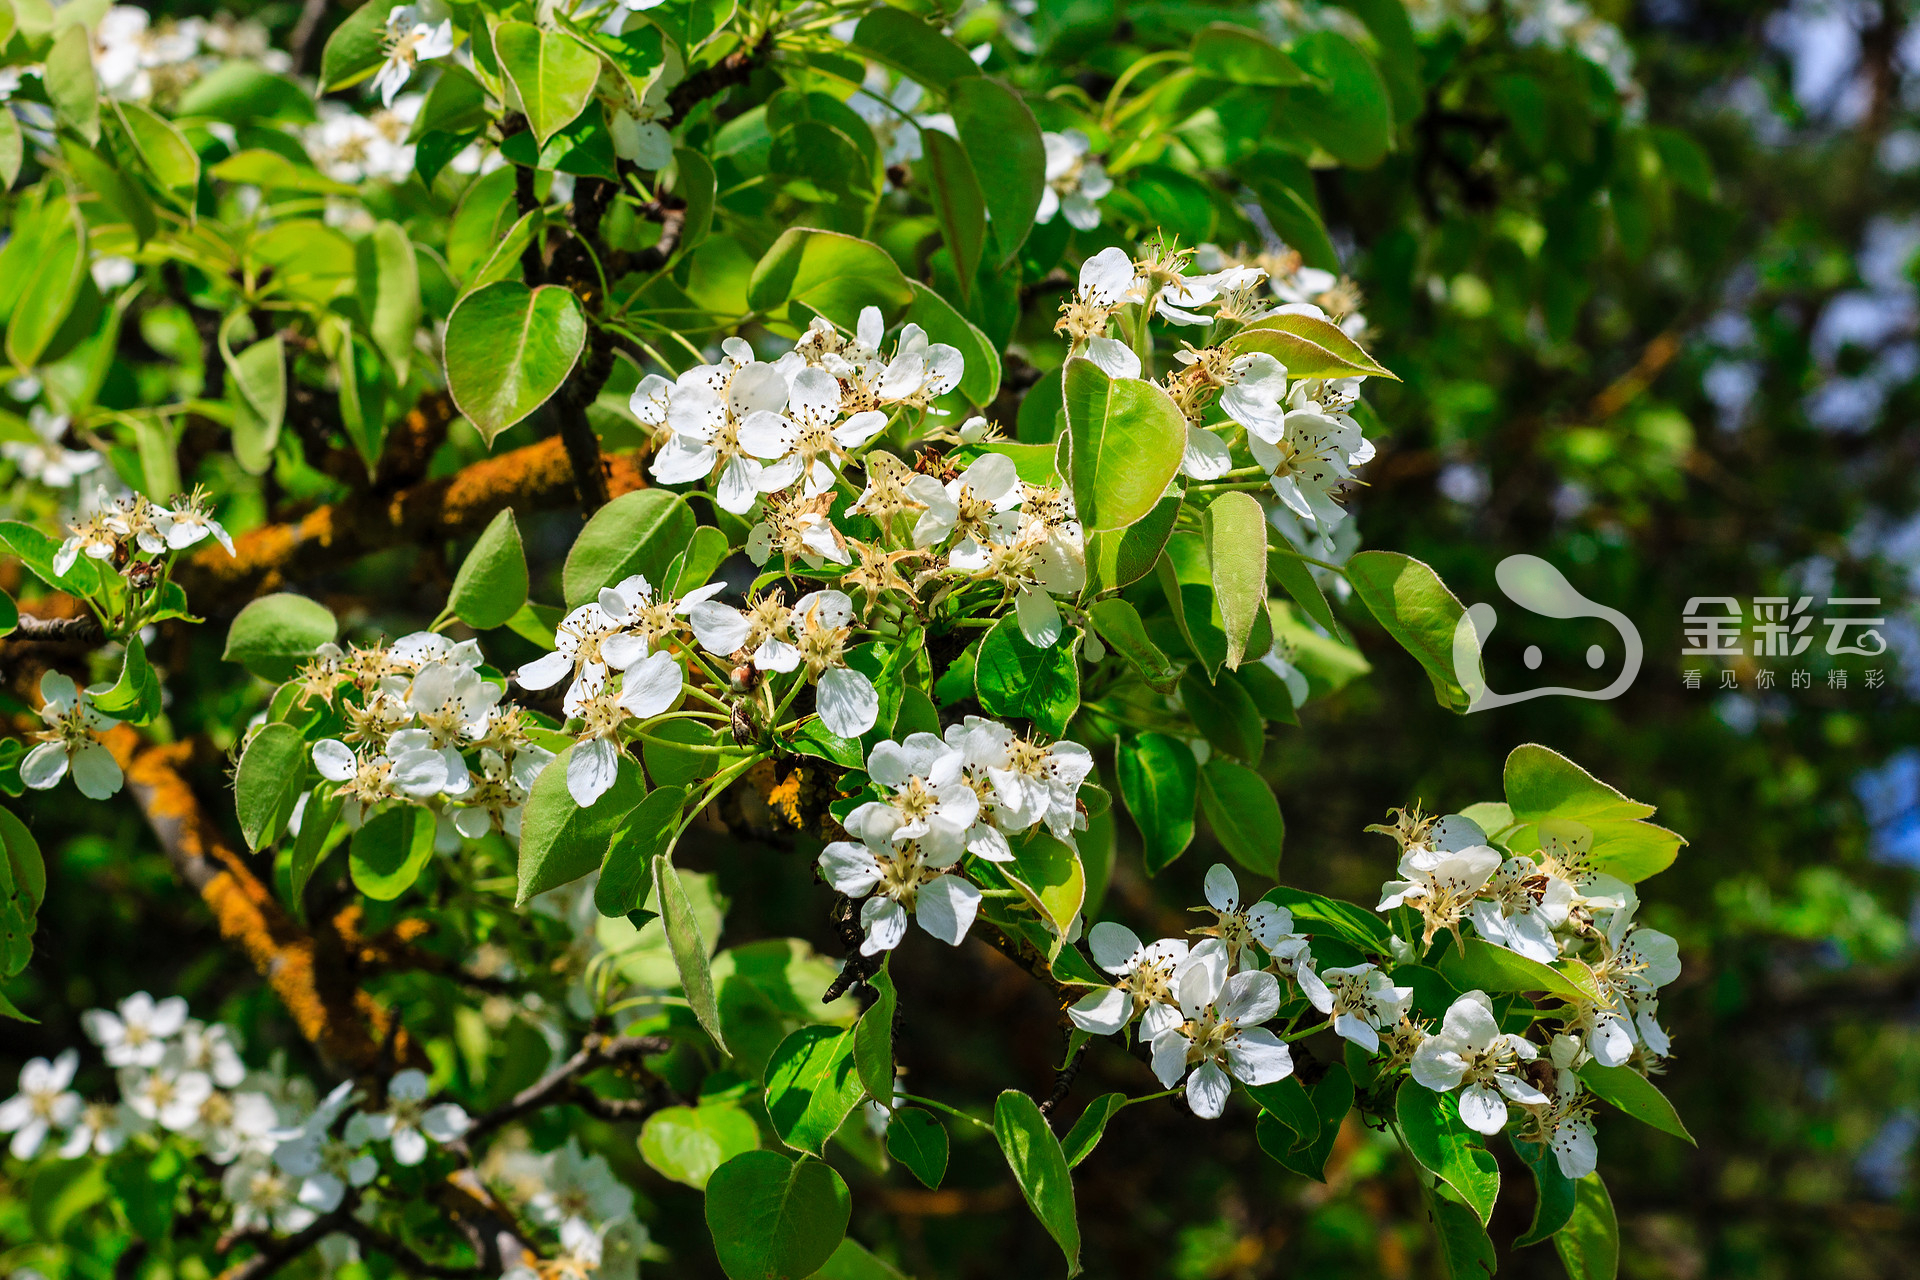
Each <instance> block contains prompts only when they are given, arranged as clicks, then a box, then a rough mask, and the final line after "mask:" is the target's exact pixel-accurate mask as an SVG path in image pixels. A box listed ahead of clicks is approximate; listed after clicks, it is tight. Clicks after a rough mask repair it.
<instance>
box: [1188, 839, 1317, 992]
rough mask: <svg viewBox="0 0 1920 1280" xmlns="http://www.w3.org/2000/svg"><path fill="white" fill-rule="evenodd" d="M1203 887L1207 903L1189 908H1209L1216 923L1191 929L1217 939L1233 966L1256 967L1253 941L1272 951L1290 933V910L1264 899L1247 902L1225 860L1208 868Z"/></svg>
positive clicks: (1258, 963) (1257, 964) (1206, 909)
mask: <svg viewBox="0 0 1920 1280" xmlns="http://www.w3.org/2000/svg"><path fill="white" fill-rule="evenodd" d="M1204 887H1205V890H1206V895H1207V905H1206V906H1204V907H1194V908H1192V910H1194V911H1209V910H1210V911H1212V912H1213V914H1214V916H1215V923H1213V924H1211V925H1208V926H1206V927H1204V928H1200V929H1195V930H1194V931H1193V932H1195V933H1199V934H1205V935H1207V936H1209V937H1213V938H1218V939H1219V940H1220V944H1221V946H1222V947H1224V948H1225V950H1226V955H1227V958H1228V959H1229V960H1231V961H1232V963H1233V967H1234V968H1236V969H1257V968H1259V967H1260V962H1259V960H1258V958H1257V957H1256V956H1255V954H1254V950H1253V944H1254V943H1256V942H1257V943H1259V944H1260V946H1261V947H1263V948H1265V949H1266V950H1267V951H1269V952H1271V951H1272V950H1273V948H1274V947H1275V946H1277V945H1279V943H1280V940H1281V939H1282V938H1284V937H1287V936H1289V935H1291V934H1292V933H1293V913H1292V912H1291V911H1289V910H1287V909H1286V908H1285V907H1282V906H1276V905H1275V904H1274V903H1271V902H1268V901H1266V900H1264V899H1261V900H1258V901H1255V902H1251V903H1249V902H1246V901H1245V900H1244V899H1242V898H1241V896H1240V881H1239V880H1238V879H1237V878H1236V877H1235V876H1234V874H1233V871H1232V869H1231V868H1229V867H1228V866H1227V865H1226V864H1225V863H1224V862H1216V863H1214V864H1213V865H1212V866H1211V867H1208V868H1207V878H1206V881H1205V886H1204Z"/></svg>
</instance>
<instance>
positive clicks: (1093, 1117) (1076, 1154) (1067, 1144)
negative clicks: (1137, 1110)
mask: <svg viewBox="0 0 1920 1280" xmlns="http://www.w3.org/2000/svg"><path fill="white" fill-rule="evenodd" d="M1126 1105H1127V1095H1126V1094H1124V1093H1103V1094H1101V1095H1100V1096H1099V1097H1097V1098H1095V1099H1094V1100H1093V1101H1092V1102H1089V1103H1088V1104H1087V1109H1086V1110H1085V1111H1082V1112H1081V1113H1080V1118H1079V1119H1078V1120H1075V1121H1074V1122H1073V1128H1071V1129H1069V1130H1068V1131H1067V1136H1066V1137H1064V1138H1062V1139H1060V1149H1061V1151H1062V1152H1063V1153H1064V1154H1065V1155H1066V1157H1067V1165H1068V1166H1069V1167H1072V1166H1073V1165H1077V1164H1079V1163H1080V1162H1081V1161H1082V1160H1085V1159H1086V1158H1087V1157H1088V1156H1090V1155H1092V1154H1093V1149H1094V1147H1096V1146H1098V1145H1099V1143H1100V1139H1101V1137H1103V1136H1104V1135H1105V1134H1106V1132H1107V1122H1108V1121H1110V1120H1112V1119H1113V1117H1114V1116H1115V1115H1116V1114H1118V1113H1119V1111H1120V1108H1122V1107H1124V1106H1126Z"/></svg>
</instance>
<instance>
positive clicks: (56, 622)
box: [7, 613, 106, 644]
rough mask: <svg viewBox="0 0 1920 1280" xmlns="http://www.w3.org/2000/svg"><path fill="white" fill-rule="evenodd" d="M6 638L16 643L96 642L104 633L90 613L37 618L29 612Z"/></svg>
mask: <svg viewBox="0 0 1920 1280" xmlns="http://www.w3.org/2000/svg"><path fill="white" fill-rule="evenodd" d="M7 639H8V640H10V641H13V642H16V643H18V642H21V641H36V642H38V643H41V644H66V643H74V644H98V643H100V642H101V641H102V640H104V639H106V633H105V632H103V631H102V630H100V622H99V619H97V618H95V617H94V616H93V615H92V614H90V613H87V614H81V615H79V616H76V617H72V618H37V617H35V616H34V615H32V614H30V613H23V614H21V615H20V621H19V624H18V625H16V626H15V627H14V629H13V632H12V634H11V635H9V636H8V637H7Z"/></svg>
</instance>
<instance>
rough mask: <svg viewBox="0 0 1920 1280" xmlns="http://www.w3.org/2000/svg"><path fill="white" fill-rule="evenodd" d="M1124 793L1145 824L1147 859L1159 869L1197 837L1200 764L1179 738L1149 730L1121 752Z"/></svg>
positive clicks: (1150, 867)
mask: <svg viewBox="0 0 1920 1280" xmlns="http://www.w3.org/2000/svg"><path fill="white" fill-rule="evenodd" d="M1115 759H1116V763H1117V766H1118V773H1119V780H1120V799H1121V801H1122V802H1123V803H1125V804H1126V806H1127V813H1128V814H1129V815H1130V816H1131V817H1132V818H1133V825H1134V826H1136V827H1138V828H1139V829H1140V841H1141V845H1142V848H1141V855H1140V858H1141V864H1142V866H1143V868H1144V869H1145V871H1146V873H1147V874H1148V875H1157V874H1159V872H1161V871H1162V870H1164V869H1165V868H1166V867H1167V866H1168V864H1170V863H1171V862H1172V861H1173V860H1174V859H1175V858H1177V857H1179V856H1180V855H1181V854H1182V853H1184V852H1186V848H1187V846H1188V845H1189V844H1192V843H1193V814H1194V805H1195V802H1196V799H1197V796H1198V792H1199V789H1200V768H1199V766H1198V765H1196V764H1195V763H1194V760H1193V751H1192V749H1191V748H1189V747H1188V746H1187V744H1186V743H1184V742H1182V741H1180V739H1178V738H1174V737H1169V736H1168V735H1166V734H1164V733H1143V734H1141V735H1139V736H1138V737H1136V738H1133V739H1130V740H1127V741H1123V742H1122V743H1121V744H1120V746H1119V748H1118V749H1117V752H1116V756H1115Z"/></svg>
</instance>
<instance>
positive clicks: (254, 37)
mask: <svg viewBox="0 0 1920 1280" xmlns="http://www.w3.org/2000/svg"><path fill="white" fill-rule="evenodd" d="M229 58H245V59H247V60H249V61H251V62H256V63H259V64H260V65H261V66H264V67H265V68H266V69H267V70H269V71H276V72H284V71H286V70H288V69H289V68H290V67H291V65H292V60H291V59H290V58H289V57H288V56H287V55H286V53H284V52H283V51H281V50H278V49H274V48H272V47H271V45H270V43H269V40H268V35H267V29H266V28H265V27H264V26H262V25H261V24H260V23H258V22H255V21H253V20H252V19H249V18H235V17H233V16H231V15H229V14H220V15H219V16H217V17H214V18H212V19H202V18H163V19H160V20H159V21H155V20H154V19H153V17H151V16H150V15H149V14H148V12H147V11H146V10H145V9H141V8H137V7H135V6H133V5H115V6H114V7H113V8H111V9H108V10H107V11H106V13H104V14H103V15H101V18H100V21H99V23H98V25H96V26H95V27H94V29H93V71H94V74H95V75H96V76H98V77H99V80H100V87H101V88H102V89H103V90H105V91H106V92H107V93H109V94H111V95H113V96H114V97H116V98H126V99H131V100H134V101H146V100H148V99H150V98H156V97H158V98H172V97H174V96H177V95H178V94H179V93H180V92H181V91H182V90H184V89H185V88H186V87H187V86H188V85H190V84H192V83H193V82H194V81H196V80H198V79H199V78H200V77H201V76H203V75H205V74H206V73H207V72H208V71H210V70H212V69H213V68H214V67H216V66H218V65H219V64H220V63H221V62H223V61H225V60H227V59H229Z"/></svg>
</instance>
